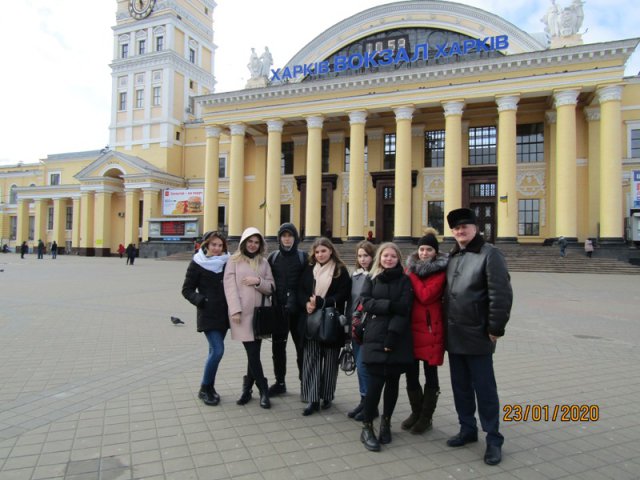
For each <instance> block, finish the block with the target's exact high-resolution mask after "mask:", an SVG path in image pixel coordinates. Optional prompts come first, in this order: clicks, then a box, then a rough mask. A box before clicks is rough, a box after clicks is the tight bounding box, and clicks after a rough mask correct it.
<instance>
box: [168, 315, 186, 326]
mask: <svg viewBox="0 0 640 480" xmlns="http://www.w3.org/2000/svg"><path fill="white" fill-rule="evenodd" d="M171 323H173V324H174V325H181V324H182V325H184V322H183V321H182V320H180V319H179V318H178V317H171Z"/></svg>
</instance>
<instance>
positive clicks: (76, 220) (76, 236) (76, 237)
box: [71, 196, 81, 252]
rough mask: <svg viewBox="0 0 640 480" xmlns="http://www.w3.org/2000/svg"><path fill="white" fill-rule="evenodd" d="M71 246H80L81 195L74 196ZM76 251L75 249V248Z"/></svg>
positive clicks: (74, 247)
mask: <svg viewBox="0 0 640 480" xmlns="http://www.w3.org/2000/svg"><path fill="white" fill-rule="evenodd" d="M71 215H72V217H71V247H72V248H73V249H77V248H79V247H80V236H81V232H80V197H77V196H75V197H73V211H72V213H71ZM74 252H75V250H74Z"/></svg>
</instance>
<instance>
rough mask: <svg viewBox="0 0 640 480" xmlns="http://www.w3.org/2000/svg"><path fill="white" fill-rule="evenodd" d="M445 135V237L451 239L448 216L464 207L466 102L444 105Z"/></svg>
mask: <svg viewBox="0 0 640 480" xmlns="http://www.w3.org/2000/svg"><path fill="white" fill-rule="evenodd" d="M442 106H443V107H444V117H445V134H444V185H445V187H444V218H445V220H444V236H445V237H448V238H451V237H452V234H451V230H450V229H449V225H448V224H447V214H448V213H449V212H450V211H451V210H455V209H456V208H461V207H462V110H463V108H464V102H457V101H456V102H446V103H443V104H442Z"/></svg>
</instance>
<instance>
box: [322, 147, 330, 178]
mask: <svg viewBox="0 0 640 480" xmlns="http://www.w3.org/2000/svg"><path fill="white" fill-rule="evenodd" d="M329 145H330V142H329V139H328V138H327V139H324V140H322V173H329Z"/></svg>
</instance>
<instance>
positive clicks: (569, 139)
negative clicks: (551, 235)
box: [553, 90, 580, 241]
mask: <svg viewBox="0 0 640 480" xmlns="http://www.w3.org/2000/svg"><path fill="white" fill-rule="evenodd" d="M579 93H580V92H579V91H578V90H561V91H558V92H555V93H554V94H553V97H554V100H555V107H556V112H557V115H558V117H557V118H558V124H557V132H556V209H555V210H556V232H557V235H558V236H560V235H563V236H564V237H566V238H567V240H569V241H575V240H577V234H578V208H577V198H576V194H577V181H576V175H577V166H576V105H577V103H578V94H579Z"/></svg>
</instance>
